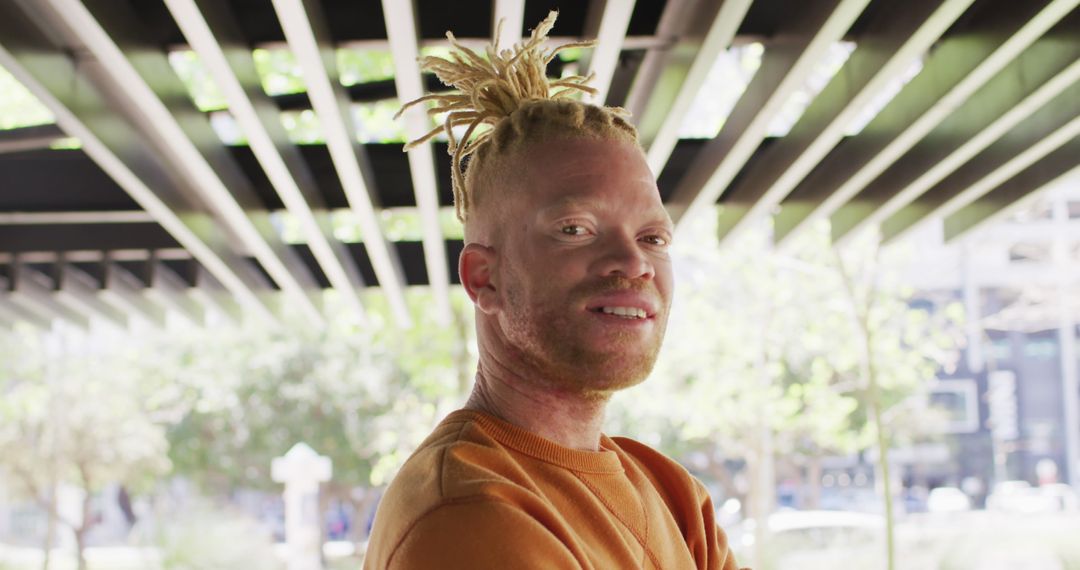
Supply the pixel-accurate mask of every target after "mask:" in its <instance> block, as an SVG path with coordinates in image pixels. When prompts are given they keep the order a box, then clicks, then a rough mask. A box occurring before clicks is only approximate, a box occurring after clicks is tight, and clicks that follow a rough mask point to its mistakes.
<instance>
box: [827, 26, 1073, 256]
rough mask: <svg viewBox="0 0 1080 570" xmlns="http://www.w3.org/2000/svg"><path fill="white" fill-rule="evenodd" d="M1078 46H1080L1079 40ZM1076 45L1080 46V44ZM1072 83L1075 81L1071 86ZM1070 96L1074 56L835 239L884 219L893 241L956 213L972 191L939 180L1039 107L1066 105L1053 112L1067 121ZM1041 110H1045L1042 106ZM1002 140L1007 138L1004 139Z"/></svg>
mask: <svg viewBox="0 0 1080 570" xmlns="http://www.w3.org/2000/svg"><path fill="white" fill-rule="evenodd" d="M1077 47H1078V48H1080V43H1078V44H1077ZM1077 51H1078V52H1080V50H1077ZM1031 74H1032V73H1031V72H1030V71H1029V72H1028V73H1027V74H1025V77H1024V80H1025V81H1031V79H1030V75H1031ZM1070 86H1072V87H1071V88H1069V87H1070ZM1067 88H1068V90H1067V91H1066V89H1067ZM995 96H996V97H999V98H1002V97H1004V96H1005V95H1004V94H1003V93H1002V90H999V91H998V92H997V93H996V94H995ZM1059 96H1060V97H1059ZM1062 99H1064V100H1062ZM1052 100H1053V101H1055V102H1060V105H1055V104H1054V103H1052V102H1051V101H1052ZM1070 101H1080V59H1075V60H1074V61H1073V63H1072V65H1070V66H1069V67H1067V68H1066V69H1065V71H1063V72H1061V73H1059V74H1058V75H1056V76H1055V77H1053V78H1052V79H1050V81H1047V82H1046V83H1044V84H1043V85H1041V86H1040V87H1038V88H1037V89H1035V90H1034V92H1033V93H1031V94H1030V95H1028V96H1027V97H1026V98H1024V99H1023V100H1021V101H1020V102H1018V103H1016V104H1015V105H1012V106H1011V107H1010V108H1009V109H1008V110H1006V111H1005V112H1004V113H1001V114H996V113H995V114H994V116H995V117H996V119H995V120H993V121H992V122H991V123H990V124H989V125H987V126H986V128H984V129H983V130H982V131H980V132H979V133H977V134H976V135H975V136H973V137H971V138H970V139H968V141H967V142H965V143H964V144H963V145H961V146H960V147H959V148H957V149H956V150H954V151H953V152H951V153H949V155H948V156H946V157H944V158H942V159H941V160H940V161H939V162H938V163H937V164H935V165H934V166H933V167H931V168H929V169H926V170H922V172H923V174H922V175H920V176H919V177H918V178H916V179H915V180H914V181H913V182H912V183H910V184H908V185H906V186H904V187H903V188H902V189H901V190H900V191H899V192H897V193H896V194H893V195H892V196H891V197H890V198H889V199H887V200H886V201H885V202H884V203H883V204H881V205H880V206H879V207H877V209H875V210H874V211H873V212H872V213H871V214H870V215H868V216H864V217H862V218H861V219H859V220H852V219H847V220H844V222H845V224H844V226H841V227H837V226H834V227H833V239H834V240H836V241H837V242H840V241H843V240H844V239H845V238H846V236H849V235H854V234H856V233H859V232H860V231H861V230H862V229H864V228H866V227H869V226H871V225H878V224H880V225H881V230H882V232H883V233H882V239H883V240H884V241H891V240H894V239H898V238H900V237H902V235H904V234H906V233H908V232H910V231H911V230H913V229H914V228H916V227H917V226H918V225H919V224H920V223H921V222H922V221H923V220H926V219H927V218H930V217H935V216H942V215H948V214H949V213H952V212H953V211H955V210H956V209H957V208H958V207H959V206H960V205H962V204H960V203H958V200H959V199H960V197H961V196H964V195H967V194H966V193H965V192H963V191H960V190H959V189H956V188H955V187H953V188H947V187H948V186H949V185H947V184H946V185H945V186H946V187H942V186H941V185H940V183H943V182H946V181H948V180H949V178H948V177H949V176H950V175H951V174H953V173H954V172H957V171H958V169H961V168H962V167H965V165H969V164H971V163H973V162H975V161H976V160H977V156H978V155H979V154H980V153H981V152H982V151H983V150H985V149H987V148H988V147H991V145H994V144H995V143H997V142H998V141H999V140H1002V139H1004V138H1005V137H1007V136H1009V135H1008V133H1010V131H1012V130H1013V129H1014V128H1017V127H1020V129H1019V130H1020V131H1023V130H1026V129H1024V127H1026V126H1028V125H1023V126H1021V123H1022V122H1025V121H1028V120H1029V119H1031V118H1032V117H1033V115H1035V114H1036V111H1040V109H1043V107H1044V106H1047V105H1051V106H1053V107H1054V108H1047V109H1043V111H1045V112H1054V111H1057V110H1058V108H1061V110H1062V111H1064V112H1062V113H1054V114H1056V115H1058V116H1059V117H1060V120H1061V121H1062V122H1064V121H1068V119H1069V117H1070V116H1071V113H1070V112H1068V111H1067V109H1068V107H1069V102H1070ZM1072 106H1073V107H1074V109H1073V110H1072V113H1075V112H1076V111H1078V110H1080V105H1076V104H1073V105H1072ZM1039 114H1040V115H1041V114H1045V113H1044V112H1042V111H1040V112H1039ZM1058 124H1060V123H1058ZM1002 142H1005V141H1003V140H1002ZM1017 150H1021V149H1017ZM1028 150H1030V149H1028ZM928 193H929V194H931V195H930V196H925V198H928V199H927V200H924V199H923V197H924V194H928ZM950 195H951V197H950ZM841 211H842V210H839V211H837V214H835V216H837V217H838V216H839V214H840V212H841Z"/></svg>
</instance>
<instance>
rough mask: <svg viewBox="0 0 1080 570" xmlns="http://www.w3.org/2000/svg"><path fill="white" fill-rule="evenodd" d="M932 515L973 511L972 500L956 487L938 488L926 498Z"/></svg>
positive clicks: (928, 509)
mask: <svg viewBox="0 0 1080 570" xmlns="http://www.w3.org/2000/svg"><path fill="white" fill-rule="evenodd" d="M926 510H927V511H928V512H931V513H961V512H965V511H970V510H971V498H970V497H968V496H967V494H966V493H964V492H963V491H961V490H960V489H958V488H956V487H937V488H934V489H931V490H930V494H929V495H928V496H927V498H926Z"/></svg>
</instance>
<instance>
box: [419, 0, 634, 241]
mask: <svg viewBox="0 0 1080 570" xmlns="http://www.w3.org/2000/svg"><path fill="white" fill-rule="evenodd" d="M557 16H558V13H557V12H554V11H552V12H550V13H549V14H548V16H547V18H545V19H544V20H543V21H542V22H540V24H539V25H538V26H537V27H536V28H535V29H534V30H533V31H532V35H531V36H530V37H529V39H528V40H527V41H523V42H520V43H518V44H516V45H514V46H513V48H511V49H504V50H502V51H499V50H498V49H497V48H496V46H497V45H498V41H499V34H500V32H501V30H502V22H499V25H498V28H497V29H496V32H495V39H494V40H493V41H492V43H490V44H489V45H488V46H487V48H486V55H487V59H485V58H483V57H481V56H480V55H479V54H477V53H476V52H475V51H473V50H471V49H469V48H468V47H465V46H464V45H462V44H461V43H460V42H458V41H457V38H455V37H454V34H453V33H451V32H446V37H447V38H448V39H449V40H450V43H451V45H452V46H453V47H454V48H455V51H454V52H453V53H451V56H450V58H449V59H447V58H442V57H436V56H428V57H423V58H421V59H420V67H421V69H422V70H424V71H432V72H434V73H435V75H436V76H437V77H438V78H439V80H441V81H442V82H443V83H444V84H446V85H447V86H451V87H454V88H455V89H456V90H457V91H451V92H446V93H436V94H432V95H427V96H424V97H420V98H419V99H415V100H413V101H409V102H408V103H406V104H405V105H404V106H403V107H402V108H401V110H400V111H398V116H400V115H401V113H402V112H404V111H405V110H406V109H408V108H409V107H412V106H414V105H417V104H421V103H424V102H426V101H434V102H435V105H434V106H433V107H432V108H430V109H428V114H429V115H438V114H440V113H447V114H446V117H445V119H444V122H443V125H442V126H439V127H436V128H435V129H432V130H431V131H430V132H428V133H427V134H426V135H424V136H422V137H420V138H418V139H416V140H414V141H411V142H409V144H407V145H405V150H406V151H408V150H409V149H411V148H413V147H415V146H417V145H420V144H423V143H425V142H427V141H428V140H430V139H431V138H433V137H435V136H436V135H438V134H439V133H440V132H445V133H446V136H447V138H448V139H449V140H450V146H449V152H450V155H451V156H453V161H452V162H451V167H450V168H451V180H452V184H453V190H454V206H455V210H456V212H457V217H458V219H459V220H461V221H462V222H463V223H467V222H468V217H469V213H470V211H472V210H474V209H475V206H476V204H477V203H478V198H479V197H480V195H481V194H483V192H480V191H479V190H480V188H481V187H483V186H487V184H484V182H486V181H487V179H489V178H491V177H492V176H497V175H498V174H500V172H501V173H502V174H505V171H503V167H504V166H505V165H506V164H507V163H506V162H505V160H506V159H507V158H508V157H510V156H514V155H515V153H516V152H517V151H519V150H521V149H522V148H525V147H526V146H528V145H530V144H536V143H540V142H546V141H551V140H564V139H600V140H606V139H611V140H623V141H629V142H632V143H634V144H635V145H637V144H638V138H637V130H636V129H634V127H633V125H631V124H630V123H629V122H628V121H627V120H626V117H627V116H628V115H629V113H627V112H626V110H624V109H622V108H619V107H601V106H596V105H591V104H588V103H584V102H581V101H578V100H575V99H573V98H572V97H573V96H574V95H575V94H580V93H589V94H595V93H596V89H594V88H593V87H589V86H588V85H587V83H588V81H589V80H591V79H592V77H593V76H592V74H590V75H589V76H588V77H582V76H580V75H574V76H570V77H565V78H562V79H549V78H548V77H547V75H546V70H547V64H548V63H550V62H551V60H553V59H554V58H555V57H556V56H557V55H558V53H559V52H560V51H562V50H565V49H568V48H574V47H591V46H593V45H595V43H596V42H595V41H581V42H572V43H568V44H564V45H561V46H559V47H556V48H554V49H550V50H544V49H542V46H543V44H544V42H545V41H546V40H547V35H548V32H550V31H551V28H552V27H553V26H554V25H555V18H556V17H557ZM463 125H464V126H467V128H466V130H465V133H464V135H463V136H462V137H461V139H460V140H458V138H457V137H456V136H455V134H454V131H453V128H454V127H457V126H463ZM466 159H468V161H467V166H468V168H466Z"/></svg>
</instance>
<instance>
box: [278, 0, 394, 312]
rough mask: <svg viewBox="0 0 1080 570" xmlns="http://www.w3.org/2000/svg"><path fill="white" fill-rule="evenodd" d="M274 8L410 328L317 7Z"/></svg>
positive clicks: (289, 3) (390, 296)
mask: <svg viewBox="0 0 1080 570" xmlns="http://www.w3.org/2000/svg"><path fill="white" fill-rule="evenodd" d="M273 4H274V10H275V11H276V12H277V16H278V20H279V21H280V22H281V27H282V29H283V30H284V31H285V38H286V39H287V40H288V42H289V47H290V48H291V49H292V51H293V54H294V55H296V59H297V60H298V61H299V63H300V69H301V71H302V72H303V75H304V82H305V83H306V84H307V88H308V97H310V98H311V103H312V107H313V108H314V109H315V113H316V114H317V115H318V116H319V121H320V123H321V124H322V128H323V133H324V134H325V136H326V145H327V147H328V149H329V150H330V157H331V159H332V160H333V163H334V169H335V170H336V171H337V173H338V177H339V178H340V179H341V186H342V188H343V189H344V190H345V195H346V196H347V197H348V200H349V205H350V206H351V207H352V208H353V210H354V211H355V212H356V215H357V216H358V217H359V218H360V229H361V231H362V232H363V237H364V243H365V244H367V246H368V253H369V254H370V255H371V263H372V265H373V266H374V267H375V273H376V275H377V276H378V280H379V285H380V286H381V287H382V288H383V291H384V292H385V294H386V298H387V300H388V301H389V304H390V310H391V312H392V313H393V315H394V317H395V320H396V321H397V322H398V323H399V324H401V325H402V326H408V325H410V324H411V323H412V318H411V316H410V314H409V308H408V305H407V304H406V302H405V281H404V278H403V276H402V274H401V262H400V260H398V258H397V257H396V256H395V255H394V252H393V250H392V249H391V247H390V245H389V243H388V241H387V240H386V236H384V235H383V233H382V231H381V229H380V224H379V219H378V217H377V216H376V214H375V208H376V205H377V204H376V199H375V197H376V196H377V194H376V193H375V190H374V178H373V176H372V174H371V167H370V165H369V164H367V155H366V153H365V152H364V150H363V148H361V147H360V145H359V143H358V142H357V141H356V137H355V136H354V135H353V133H355V132H356V129H355V128H354V125H353V119H352V114H351V113H350V112H349V102H348V98H347V97H346V94H345V90H344V88H343V87H342V86H341V83H340V82H339V81H338V80H337V66H336V64H335V63H334V52H333V45H332V44H331V41H330V36H329V33H328V32H327V27H326V21H325V18H324V16H323V15H322V12H321V9H320V6H319V3H318V2H317V1H316V0H309V1H304V0H273Z"/></svg>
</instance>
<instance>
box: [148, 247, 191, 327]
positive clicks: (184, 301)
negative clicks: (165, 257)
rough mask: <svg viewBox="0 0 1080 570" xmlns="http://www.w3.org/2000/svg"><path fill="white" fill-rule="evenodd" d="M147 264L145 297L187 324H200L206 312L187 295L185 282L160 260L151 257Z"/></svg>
mask: <svg viewBox="0 0 1080 570" xmlns="http://www.w3.org/2000/svg"><path fill="white" fill-rule="evenodd" d="M147 264H148V267H147V269H148V270H149V285H148V286H147V287H146V289H144V294H145V295H146V297H147V298H149V299H152V300H153V301H154V302H156V303H158V304H160V305H161V306H162V307H164V308H165V309H166V310H168V311H170V312H171V313H172V314H174V315H176V316H177V317H179V318H181V319H182V320H183V321H185V322H187V323H188V324H190V325H194V326H201V325H202V324H203V323H204V322H205V320H206V312H205V311H204V310H203V308H202V306H201V305H199V303H197V302H195V300H194V299H192V298H191V297H190V296H189V295H188V289H189V287H188V286H187V283H185V282H184V280H183V279H181V278H180V276H179V275H177V274H176V272H174V271H173V270H172V269H169V267H168V266H166V265H165V264H164V263H163V262H162V261H161V260H158V259H156V258H153V257H151V259H149V260H148V261H147Z"/></svg>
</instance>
